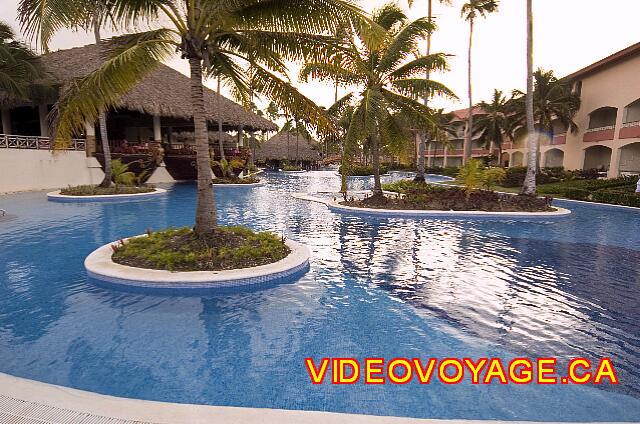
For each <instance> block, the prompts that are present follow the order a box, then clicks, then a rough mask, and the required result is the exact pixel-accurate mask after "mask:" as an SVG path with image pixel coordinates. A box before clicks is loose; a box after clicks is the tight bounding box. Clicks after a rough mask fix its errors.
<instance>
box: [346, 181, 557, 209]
mask: <svg viewBox="0 0 640 424" xmlns="http://www.w3.org/2000/svg"><path fill="white" fill-rule="evenodd" d="M383 189H384V190H385V191H390V192H396V193H398V194H397V195H396V196H385V197H379V196H378V197H367V198H364V199H349V200H348V201H347V202H343V203H342V204H344V205H347V206H354V207H364V208H374V209H408V210H445V211H449V210H453V211H486V212H551V211H553V210H554V209H553V208H552V207H551V201H552V199H551V198H548V197H530V196H517V195H512V194H505V193H497V192H495V191H490V190H481V189H475V190H472V191H470V192H468V191H467V190H466V189H465V188H464V187H444V186H437V185H433V184H427V183H422V182H415V181H412V180H403V181H398V182H395V183H391V184H384V185H383Z"/></svg>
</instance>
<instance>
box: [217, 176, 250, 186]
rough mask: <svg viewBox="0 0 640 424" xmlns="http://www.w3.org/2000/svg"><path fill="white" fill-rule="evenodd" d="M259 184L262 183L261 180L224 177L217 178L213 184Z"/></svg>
mask: <svg viewBox="0 0 640 424" xmlns="http://www.w3.org/2000/svg"><path fill="white" fill-rule="evenodd" d="M259 182H260V179H259V178H256V177H245V178H239V177H223V178H215V179H214V180H213V184H219V185H224V184H257V183H259Z"/></svg>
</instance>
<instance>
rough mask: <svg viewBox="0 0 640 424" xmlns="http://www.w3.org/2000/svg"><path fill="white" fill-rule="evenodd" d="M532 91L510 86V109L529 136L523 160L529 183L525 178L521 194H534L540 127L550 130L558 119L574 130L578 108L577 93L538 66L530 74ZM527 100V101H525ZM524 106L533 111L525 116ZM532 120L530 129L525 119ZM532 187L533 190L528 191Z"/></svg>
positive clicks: (563, 81)
mask: <svg viewBox="0 0 640 424" xmlns="http://www.w3.org/2000/svg"><path fill="white" fill-rule="evenodd" d="M531 84H532V89H531V92H532V95H531V96H530V97H528V96H527V95H526V93H523V92H521V91H518V90H514V92H513V95H514V99H513V103H514V105H513V110H514V119H515V120H516V122H518V123H519V125H520V127H523V126H525V125H526V126H527V134H528V139H529V146H528V151H529V157H528V160H527V164H528V166H527V174H529V172H530V171H531V168H533V183H531V180H530V178H531V177H529V180H526V179H525V184H524V185H523V190H522V192H523V194H527V195H535V193H536V186H535V177H536V173H537V167H538V163H537V159H538V152H539V149H540V145H539V144H540V143H539V135H538V131H537V130H540V131H542V132H544V133H552V132H553V122H554V121H558V122H560V123H561V124H562V125H563V126H564V127H566V128H568V129H569V130H570V131H572V132H575V131H577V130H578V126H577V125H576V123H575V122H574V121H573V118H574V117H575V115H576V113H578V109H580V96H578V95H577V94H576V93H574V92H573V90H572V89H571V84H570V83H569V82H568V81H565V80H559V79H558V78H556V77H555V76H554V75H553V71H545V70H543V69H538V70H537V71H535V72H534V73H533V77H532V78H531ZM529 101H530V102H531V104H530V105H528V104H527V103H529ZM528 107H531V109H532V111H533V114H532V116H533V119H531V118H530V117H529V116H527V115H528V114H529V111H528V110H527V109H528ZM530 120H531V121H532V124H533V130H531V129H529V126H530V125H529V124H530V122H529V121H530ZM532 190H533V191H532Z"/></svg>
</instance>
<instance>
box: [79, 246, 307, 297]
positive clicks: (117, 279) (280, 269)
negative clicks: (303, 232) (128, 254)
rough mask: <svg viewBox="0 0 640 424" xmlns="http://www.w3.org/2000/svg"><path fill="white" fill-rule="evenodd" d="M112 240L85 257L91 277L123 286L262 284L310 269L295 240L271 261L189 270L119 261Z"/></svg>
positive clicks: (165, 287)
mask: <svg viewBox="0 0 640 424" xmlns="http://www.w3.org/2000/svg"><path fill="white" fill-rule="evenodd" d="M139 237H140V236H139ZM127 240H128V239H125V240H124V241H125V242H126V241H127ZM113 243H116V242H113ZM113 243H109V244H105V245H104V246H102V247H100V248H98V249H96V250H94V251H93V252H92V253H91V254H90V255H89V256H87V258H86V259H85V261H84V266H85V268H86V270H87V273H88V274H89V276H90V277H92V278H95V279H97V280H100V281H103V282H107V283H110V284H113V285H117V286H123V287H131V288H147V289H160V290H202V289H222V288H234V287H248V286H259V285H261V284H267V283H274V282H277V281H283V280H288V279H292V278H295V277H296V276H300V275H302V274H304V273H306V271H307V270H308V269H309V256H310V253H309V249H308V248H307V247H306V246H305V245H303V244H301V243H298V242H295V241H293V240H287V241H286V242H285V243H286V245H287V246H288V247H289V249H291V252H290V253H289V255H288V256H287V257H285V258H284V259H281V260H279V261H277V262H274V263H271V264H267V265H260V266H256V267H251V268H242V269H234V270H224V271H189V272H173V271H164V270H156V269H144V268H134V267H130V266H126V265H120V264H117V263H115V262H113V260H112V259H111V256H112V255H113V249H112V247H111V245H112V244H113Z"/></svg>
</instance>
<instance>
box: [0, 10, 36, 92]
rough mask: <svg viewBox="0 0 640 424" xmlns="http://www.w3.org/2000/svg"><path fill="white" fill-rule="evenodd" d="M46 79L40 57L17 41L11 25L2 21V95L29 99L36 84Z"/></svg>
mask: <svg viewBox="0 0 640 424" xmlns="http://www.w3.org/2000/svg"><path fill="white" fill-rule="evenodd" d="M45 77H46V72H45V71H44V68H43V67H42V63H41V61H40V58H39V57H38V55H36V53H35V52H33V51H32V50H31V49H30V48H29V47H27V46H26V44H24V43H23V42H21V41H18V40H17V39H16V35H15V33H14V32H13V29H11V27H10V26H9V24H7V23H5V22H2V21H0V95H2V96H4V97H6V98H7V99H29V98H30V97H31V96H32V94H33V88H34V83H36V82H38V81H39V80H41V79H44V78H45Z"/></svg>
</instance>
